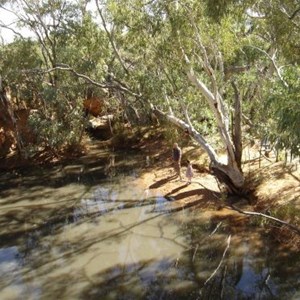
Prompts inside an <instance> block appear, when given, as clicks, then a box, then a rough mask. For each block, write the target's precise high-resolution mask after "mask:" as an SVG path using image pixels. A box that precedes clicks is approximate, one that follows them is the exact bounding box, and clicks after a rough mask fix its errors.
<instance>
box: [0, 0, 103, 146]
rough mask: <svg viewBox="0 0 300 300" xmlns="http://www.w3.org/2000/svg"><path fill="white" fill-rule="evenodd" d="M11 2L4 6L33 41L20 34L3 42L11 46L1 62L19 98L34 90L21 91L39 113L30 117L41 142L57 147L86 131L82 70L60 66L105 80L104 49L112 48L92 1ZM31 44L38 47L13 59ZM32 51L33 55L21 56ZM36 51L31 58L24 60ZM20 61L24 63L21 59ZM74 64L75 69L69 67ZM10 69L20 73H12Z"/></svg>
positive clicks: (33, 47)
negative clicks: (89, 9) (90, 6)
mask: <svg viewBox="0 0 300 300" xmlns="http://www.w3.org/2000/svg"><path fill="white" fill-rule="evenodd" d="M6 2H7V3H6V6H5V9H9V11H10V12H11V13H12V14H13V15H14V16H15V17H16V19H17V20H18V24H19V26H21V27H26V28H27V29H28V30H30V31H31V32H32V35H33V38H32V41H31V42H30V41H26V40H25V39H24V38H23V37H22V36H21V35H18V38H17V39H16V40H15V42H13V43H11V44H9V45H5V46H3V50H4V49H6V50H7V52H6V53H7V60H6V62H3V63H2V65H1V73H2V75H3V77H5V78H6V79H7V80H8V84H9V85H10V86H12V87H14V88H13V89H12V91H13V92H15V93H14V95H13V96H14V97H15V96H16V95H17V94H20V90H22V91H23V92H24V91H25V90H26V89H27V91H28V92H31V95H32V96H33V93H34V96H35V97H32V99H30V95H28V97H24V93H23V94H22V95H20V96H21V97H22V100H25V101H26V102H27V103H26V104H27V107H30V108H35V109H37V110H38V112H39V113H38V114H35V115H34V116H33V117H32V118H31V119H30V123H31V124H32V126H33V129H34V131H35V132H37V133H38V142H39V143H40V145H38V146H41V145H42V146H45V147H46V148H47V147H48V148H50V149H52V150H54V151H55V150H59V149H60V148H61V147H63V146H66V145H72V144H74V143H75V144H77V143H79V142H80V139H81V137H82V133H83V130H84V124H83V122H82V121H83V114H82V100H83V98H84V94H85V86H84V84H82V82H81V81H80V80H79V79H78V76H77V75H76V76H74V74H75V73H76V72H61V71H60V69H64V70H65V69H68V70H74V69H76V70H78V72H84V73H85V74H86V75H87V76H88V75H91V74H96V76H99V78H100V80H101V76H102V77H103V72H102V71H101V69H102V65H103V62H102V61H103V57H104V56H105V55H103V53H106V52H107V51H106V50H105V49H106V46H105V42H104V41H105V39H102V38H101V36H100V34H99V32H100V31H99V30H98V28H97V27H96V26H94V25H93V22H92V21H91V16H90V15H89V13H88V12H87V10H86V4H87V3H88V2H89V1H79V2H78V3H75V2H74V1H63V0H55V1H27V0H17V1H6ZM1 7H2V6H1ZM101 39H102V40H101ZM26 43H28V45H33V46H32V47H31V48H28V49H27V50H26V49H25V51H24V53H20V54H21V55H20V56H19V57H18V58H17V59H15V60H14V59H11V58H12V57H13V55H16V54H17V52H16V51H11V50H12V49H16V50H17V51H21V52H22V48H21V45H24V44H26ZM29 49H34V51H32V52H30V50H29ZM23 50H24V49H23ZM9 51H11V53H9ZM28 51H29V53H28V57H25V59H24V60H23V61H22V60H21V58H22V57H23V55H26V53H27V52H28ZM32 56H33V60H32V62H31V63H27V64H26V63H24V62H25V61H26V62H28V61H29V59H28V58H29V57H32ZM34 58H35V59H34ZM19 60H21V63H19V64H17V61H19ZM14 61H15V62H16V64H14V63H13V62H14ZM70 65H71V66H72V67H71V68H70V67H67V68H66V66H70ZM95 70H96V71H95ZM11 74H15V75H17V76H16V77H15V78H13V77H12V76H11ZM99 74H101V75H99ZM29 83H30V84H29ZM21 87H22V88H21Z"/></svg>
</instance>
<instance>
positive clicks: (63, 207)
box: [0, 154, 300, 299]
mask: <svg viewBox="0 0 300 300" xmlns="http://www.w3.org/2000/svg"><path fill="white" fill-rule="evenodd" d="M145 163H147V159H145V157H141V158H140V157H138V156H136V155H127V156H126V159H125V160H123V159H121V158H120V157H119V156H118V155H117V154H113V155H112V154H108V155H106V156H105V155H104V157H103V159H102V160H101V158H100V159H99V160H97V161H91V162H90V164H89V165H85V166H84V167H83V166H81V165H80V164H78V162H77V164H76V165H73V166H67V167H62V166H56V167H53V168H52V169H47V170H46V169H39V170H32V171H30V172H29V171H26V172H25V171H20V172H19V173H14V174H2V175H1V182H2V183H1V188H2V189H1V192H0V195H1V200H0V205H1V211H0V222H1V225H2V226H1V231H0V235H1V236H0V299H55V298H58V299H299V296H300V295H299V291H300V276H299V275H300V266H299V261H300V260H299V253H291V252H288V250H286V249H285V251H283V250H282V249H280V248H279V247H278V245H274V244H272V243H270V241H269V240H268V238H267V236H265V235H264V234H263V232H261V231H260V230H258V229H256V228H254V227H250V226H249V224H244V223H243V224H241V223H239V225H236V224H235V223H234V222H233V221H232V220H231V218H229V217H222V216H218V215H214V214H213V210H210V209H208V208H207V209H203V208H202V209H201V208H198V209H193V208H190V209H185V210H175V211H174V210H171V207H172V204H173V202H174V201H172V199H173V200H174V198H172V197H171V196H172V195H169V197H168V198H167V199H166V198H164V197H163V196H162V195H159V194H155V193H154V192H153V190H148V189H145V187H144V186H143V185H142V184H141V183H140V182H139V180H138V177H139V176H138V174H139V169H138V166H139V165H142V164H145ZM78 178H79V180H78ZM4 179H5V180H6V181H5V182H6V183H4V182H3V180H4ZM16 183H17V184H16ZM16 187H17V188H16ZM229 237H230V239H229ZM228 241H229V242H230V243H228Z"/></svg>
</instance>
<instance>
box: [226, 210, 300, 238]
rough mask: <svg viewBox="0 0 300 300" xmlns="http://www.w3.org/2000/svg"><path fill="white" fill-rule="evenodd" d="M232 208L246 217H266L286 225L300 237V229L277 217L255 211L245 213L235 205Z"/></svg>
mask: <svg viewBox="0 0 300 300" xmlns="http://www.w3.org/2000/svg"><path fill="white" fill-rule="evenodd" d="M231 206H232V208H233V209H234V210H236V211H238V212H239V213H241V214H244V215H248V216H259V217H264V218H267V219H270V220H272V221H275V222H277V223H280V224H283V225H286V226H288V227H290V228H291V229H293V230H294V231H295V232H296V233H298V234H299V235H300V228H298V227H297V226H295V225H293V224H290V223H288V222H286V221H283V220H280V219H277V218H275V217H272V216H268V215H265V214H263V213H258V212H253V211H244V210H241V209H239V208H238V207H236V206H235V205H231Z"/></svg>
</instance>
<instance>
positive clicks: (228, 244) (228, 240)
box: [204, 235, 231, 285]
mask: <svg viewBox="0 0 300 300" xmlns="http://www.w3.org/2000/svg"><path fill="white" fill-rule="evenodd" d="M230 240H231V235H229V236H228V238H227V246H226V248H225V250H224V252H223V255H222V259H221V261H220V263H219V265H218V266H217V268H216V269H215V270H214V272H213V273H212V274H211V275H210V276H209V278H208V279H206V281H205V282H204V285H206V284H207V283H208V282H209V281H210V280H211V279H212V278H213V277H214V276H215V275H216V273H217V272H218V270H219V269H220V267H221V265H222V263H223V261H224V258H225V255H226V253H227V251H228V249H229V246H230Z"/></svg>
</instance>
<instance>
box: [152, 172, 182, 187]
mask: <svg viewBox="0 0 300 300" xmlns="http://www.w3.org/2000/svg"><path fill="white" fill-rule="evenodd" d="M176 177H177V175H171V176H168V177H166V178H164V179H161V180H159V181H157V182H155V183H153V184H151V185H150V186H149V189H157V188H159V187H161V186H163V185H164V184H166V183H168V182H169V181H171V180H172V179H175V178H176Z"/></svg>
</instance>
